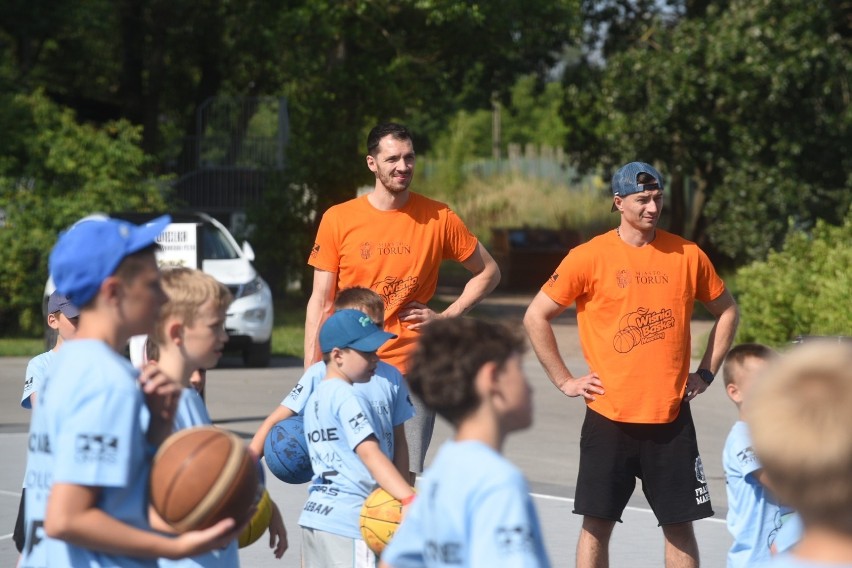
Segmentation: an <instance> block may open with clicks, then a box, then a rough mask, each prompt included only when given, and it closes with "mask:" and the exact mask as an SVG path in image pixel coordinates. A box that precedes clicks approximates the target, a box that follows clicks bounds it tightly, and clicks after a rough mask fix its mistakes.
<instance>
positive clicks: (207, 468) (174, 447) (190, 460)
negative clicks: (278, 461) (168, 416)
mask: <svg viewBox="0 0 852 568" xmlns="http://www.w3.org/2000/svg"><path fill="white" fill-rule="evenodd" d="M257 486H258V478H257V469H256V466H255V463H254V460H253V459H252V457H251V454H250V453H249V451H248V448H247V446H246V445H245V444H244V443H243V441H242V440H241V439H240V438H239V437H238V436H237V435H235V434H232V433H230V432H227V431H225V430H222V429H220V428H216V427H214V426H198V427H195V428H187V429H185V430H181V431H179V432H176V433H175V434H172V435H171V436H169V437H168V438H167V439H166V441H165V442H163V444H162V445H161V446H160V449H159V450H158V451H157V454H156V455H155V456H154V463H153V465H152V466H151V479H150V489H151V492H150V493H151V504H152V505H153V506H154V509H155V510H156V511H157V513H158V514H159V515H160V517H162V518H163V520H164V521H166V522H167V523H169V524H170V525H171V526H172V527H174V528H175V530H177V531H179V532H185V531H189V530H196V529H203V528H207V527H210V526H213V525H214V524H216V523H217V522H219V521H221V520H222V519H226V518H229V517H231V518H233V519H234V520H236V522H237V524H240V523H241V522H242V521H244V520H245V518H246V517H247V515H248V513H249V511H250V509H251V507H252V505H253V504H254V499H255V494H256V492H257Z"/></svg>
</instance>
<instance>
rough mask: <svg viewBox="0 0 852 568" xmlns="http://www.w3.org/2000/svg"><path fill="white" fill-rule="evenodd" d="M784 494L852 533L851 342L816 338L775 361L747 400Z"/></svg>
mask: <svg viewBox="0 0 852 568" xmlns="http://www.w3.org/2000/svg"><path fill="white" fill-rule="evenodd" d="M745 415H746V421H747V422H748V424H749V428H750V430H751V436H752V442H753V446H754V450H755V452H756V454H757V456H758V458H759V459H760V462H761V465H762V466H763V469H764V471H765V472H766V476H767V478H768V479H769V482H770V484H771V487H772V489H773V492H775V493H776V494H777V496H778V499H779V500H780V501H781V502H783V503H785V504H789V505H791V506H792V507H794V508H795V509H797V510H798V511H799V512H800V513H801V514H802V518H803V519H804V520H805V522H806V523H808V522H817V523H820V524H826V523H828V524H831V525H833V526H836V527H838V528H842V530H844V531H852V345H849V344H841V343H832V342H827V341H815V342H813V343H810V344H805V345H802V346H800V347H796V348H793V349H792V350H791V351H790V352H788V353H787V354H785V355H783V356H781V357H780V358H779V359H778V360H777V361H775V362H774V363H773V364H772V365H771V366H770V367H769V368H768V369H767V370H766V373H765V374H764V380H762V381H760V382H758V383H757V384H756V385H755V386H754V389H753V390H752V392H751V395H750V396H749V398H748V400H747V401H746V403H745Z"/></svg>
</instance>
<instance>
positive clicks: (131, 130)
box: [0, 93, 165, 332]
mask: <svg viewBox="0 0 852 568" xmlns="http://www.w3.org/2000/svg"><path fill="white" fill-rule="evenodd" d="M0 131H2V132H4V133H6V134H7V136H6V137H4V140H3V141H0V156H2V157H3V158H2V159H0V210H2V211H3V212H4V213H5V224H4V225H3V226H2V227H0V265H1V266H2V267H3V270H2V271H0V328H2V329H3V330H4V331H5V332H14V331H16V330H23V331H27V332H35V331H36V330H39V329H40V328H41V325H42V316H41V300H42V292H43V291H44V283H45V281H46V280H47V258H48V255H49V253H50V249H51V248H52V247H53V245H54V243H55V242H56V238H57V236H58V234H59V232H60V231H61V230H63V229H64V228H66V227H68V226H69V225H70V224H71V223H73V222H74V221H76V220H77V219H79V218H80V217H83V216H84V215H88V214H90V213H93V212H98V211H154V210H162V209H164V208H165V201H164V197H163V195H162V194H161V187H163V186H164V180H163V179H156V178H151V177H150V176H149V175H148V174H147V168H148V167H149V165H150V161H149V158H148V157H147V156H146V155H145V153H144V152H143V151H142V149H141V148H140V146H139V143H140V141H141V137H142V133H141V128H140V127H136V126H133V125H131V124H130V123H129V122H127V121H124V120H121V121H116V122H110V123H107V124H106V125H104V126H103V127H100V128H96V127H95V126H92V125H88V124H80V123H78V122H77V121H76V119H75V116H74V113H73V112H71V111H70V110H67V109H63V108H62V107H60V106H58V105H56V104H54V103H52V102H51V101H49V100H48V99H47V98H46V97H44V96H43V95H42V94H40V93H35V94H27V95H14V96H8V97H4V96H0Z"/></svg>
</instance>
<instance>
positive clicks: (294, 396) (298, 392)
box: [281, 361, 325, 415]
mask: <svg viewBox="0 0 852 568" xmlns="http://www.w3.org/2000/svg"><path fill="white" fill-rule="evenodd" d="M324 376H325V363H323V362H322V361H320V362H318V363H314V364H313V365H311V366H310V367H308V368H307V369H306V370H305V372H304V374H303V375H302V378H300V379H299V382H298V383H296V386H294V387H293V390H291V391H290V392H289V393H287V396H285V397H284V400H282V401H281V406H286V407H287V408H289V409H290V410H292V411H293V412H295V413H296V414H299V415H303V414H304V413H305V405H307V404H308V398H310V396H311V394H312V393H313V392H314V390H315V389H316V388H317V385H318V384H319V382H320V381H321V380H322V379H323V377H324Z"/></svg>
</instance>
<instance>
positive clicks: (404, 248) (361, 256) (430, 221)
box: [305, 123, 500, 480]
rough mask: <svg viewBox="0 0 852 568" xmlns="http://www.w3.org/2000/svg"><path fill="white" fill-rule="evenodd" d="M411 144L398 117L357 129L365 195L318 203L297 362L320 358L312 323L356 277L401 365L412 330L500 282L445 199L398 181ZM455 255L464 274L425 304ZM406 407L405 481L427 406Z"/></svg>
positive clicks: (420, 453)
mask: <svg viewBox="0 0 852 568" xmlns="http://www.w3.org/2000/svg"><path fill="white" fill-rule="evenodd" d="M414 163H415V157H414V145H413V143H412V140H411V134H410V133H409V131H408V130H407V129H406V128H405V127H404V126H401V125H399V124H394V123H385V124H380V125H378V126H376V127H375V128H373V130H371V131H370V134H369V135H368V137H367V167H368V168H370V171H372V172H373V173H374V174H375V176H376V185H375V187H374V188H373V191H372V192H370V193H369V194H367V195H364V196H361V197H357V198H355V199H352V200H349V201H346V202H344V203H341V204H339V205H335V206H333V207H331V208H329V209H328V211H326V212H325V214H324V215H323V217H322V221H321V222H320V226H319V230H318V231H317V237H316V242H315V243H314V247H313V250H312V251H311V254H310V258H309V259H308V264H310V265H311V266H313V267H314V269H315V270H314V282H313V290H312V292H311V297H310V300H309V301H308V307H307V313H306V315H305V368H307V367H308V366H310V365H311V364H313V363H315V362H316V361H318V360H319V359H320V352H319V344H318V337H319V330H320V327H322V324H323V322H324V321H325V320H326V318H328V316H329V315H331V313H332V312H333V310H334V298H335V295H336V293H337V290H342V289H344V288H349V287H352V286H363V287H366V288H370V289H372V290H375V291H376V292H377V293H378V294H379V295H380V296H381V297H382V299H383V300H384V303H385V330H386V331H389V332H391V333H394V334H396V335H397V336H398V338H397V339H395V340H391V341H388V342H387V343H385V345H384V346H383V347H382V348H381V349H380V350H379V356H380V357H381V359H382V360H383V361H386V362H387V363H390V364H391V365H394V366H395V367H397V368H398V369H399V370H400V371H401V372H402V373H403V374H405V373H406V371H407V368H408V358H409V356H410V355H411V353H412V351H413V349H414V346H415V343H416V341H417V338H418V337H419V336H420V332H421V329H422V327H423V326H424V325H426V324H427V323H429V321H431V320H433V319H435V318H441V317H455V316H460V315H463V314H464V313H466V312H467V311H469V310H470V309H471V308H473V307H474V306H475V305H476V304H477V303H478V302H479V301H480V300H482V298H484V297H485V296H486V295H487V294H488V293H490V292H491V291H492V290H493V289H494V288H495V287H496V286H497V284H498V282H499V281H500V270H499V269H498V268H497V263H496V262H494V259H493V258H492V257H491V255H490V254H489V253H488V251H486V250H485V247H483V246H482V244H481V243H480V242H479V241H477V239H476V237H474V236H473V234H472V233H471V232H470V231H469V230H468V229H467V227H465V225H464V223H463V222H462V221H461V219H459V218H458V217H457V216H456V214H455V213H453V212H452V211H451V210H450V208H449V207H448V206H447V205H445V204H443V203H440V202H438V201H433V200H431V199H428V198H426V197H424V196H422V195H419V194H417V193H414V192H412V191H410V190H409V189H408V186H409V185H410V184H411V180H412V177H413V175H414ZM444 259H451V260H455V261H457V262H460V263H461V264H462V265H463V266H464V267H465V268H467V269H468V270H469V271H470V272H471V273H472V275H473V276H472V277H471V278H470V280H468V282H467V284H466V285H465V287H464V289H463V291H462V293H461V295H460V296H459V297H458V298H457V299H456V300H455V301H454V302H453V303H452V304H450V305H449V306H448V307H447V309H445V310H444V311H443V312H441V313H436V312H434V311H433V310H432V309H431V308H429V306H428V305H427V303H428V302H429V300H430V299H431V298H432V296H433V295H434V293H435V288H436V286H437V282H438V268H439V267H440V265H441V261H443V260H444ZM413 402H414V406H415V410H416V415H415V416H414V418H412V419H410V420H409V421H408V422H406V423H405V434H406V438H407V443H408V449H409V469H411V471H412V480H413V478H414V475H415V474H416V473H420V472H422V471H423V460H424V457H425V456H426V450H427V448H428V446H429V441H430V440H431V438H432V428H433V426H434V423H435V413H434V412H432V411H430V410H428V409H427V408H426V407H425V406H424V405H423V404H422V403H421V402H420V401H418V400H413Z"/></svg>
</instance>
